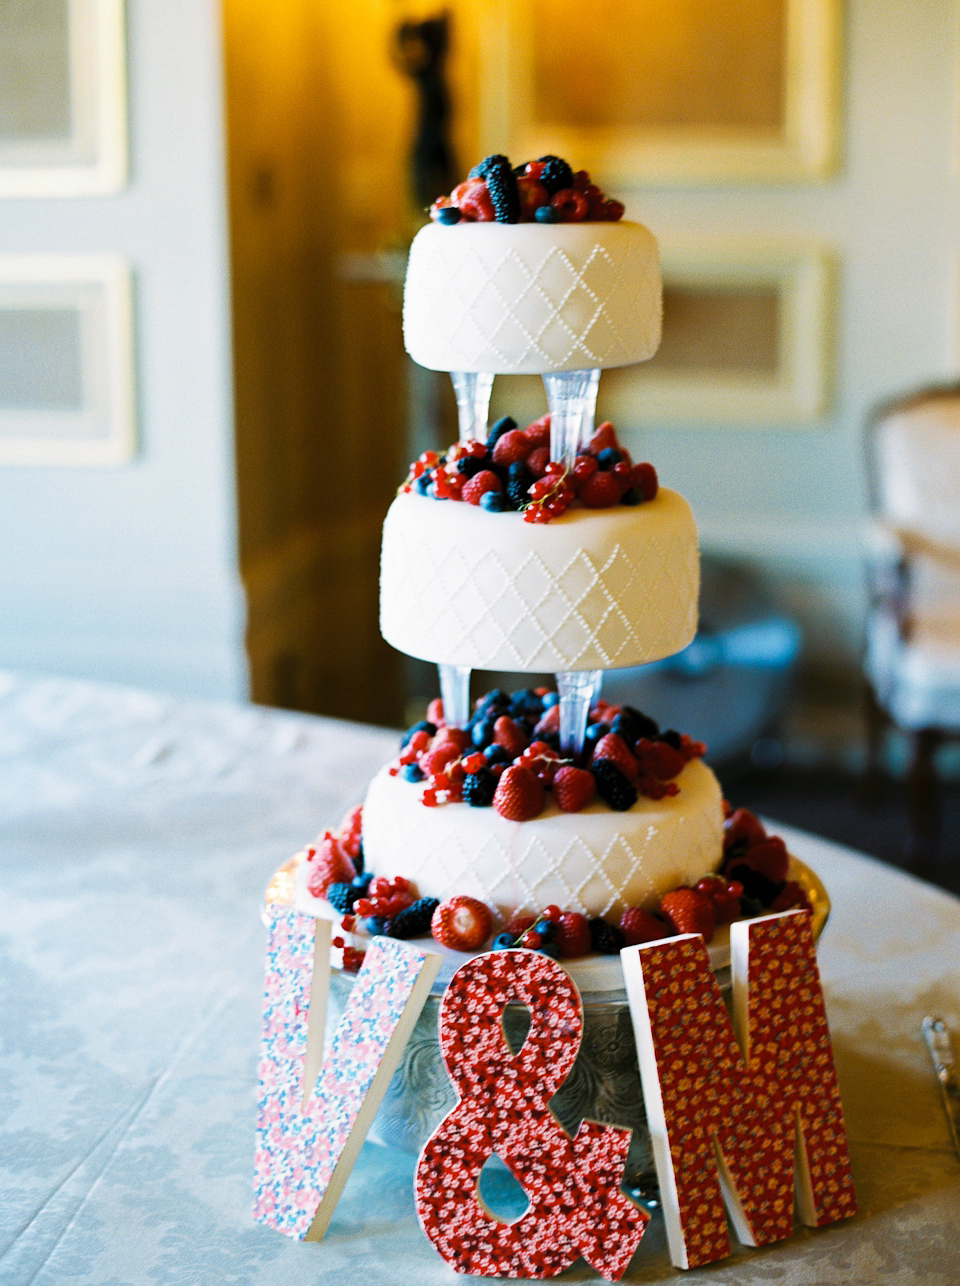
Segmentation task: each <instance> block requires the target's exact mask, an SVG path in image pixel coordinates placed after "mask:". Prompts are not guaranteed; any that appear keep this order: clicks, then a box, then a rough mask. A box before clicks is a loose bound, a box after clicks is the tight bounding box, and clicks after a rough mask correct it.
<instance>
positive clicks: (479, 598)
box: [380, 488, 700, 671]
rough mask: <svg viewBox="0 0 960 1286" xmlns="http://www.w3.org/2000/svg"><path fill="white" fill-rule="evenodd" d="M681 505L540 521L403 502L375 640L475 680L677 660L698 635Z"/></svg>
mask: <svg viewBox="0 0 960 1286" xmlns="http://www.w3.org/2000/svg"><path fill="white" fill-rule="evenodd" d="M699 590H700V561H699V557H698V554H697V528H696V524H695V523H694V520H693V513H692V511H691V509H690V506H689V505H688V504H687V502H686V500H684V498H683V497H682V496H681V495H678V494H677V492H675V491H669V490H667V489H665V488H661V489H660V491H659V493H658V495H657V496H656V498H655V499H654V500H650V501H648V502H646V503H645V504H640V505H636V506H632V507H631V506H627V505H620V506H617V507H616V508H613V509H602V510H596V509H571V510H568V511H567V512H566V513H565V514H563V515H562V516H561V517H559V518H555V519H554V520H553V521H552V522H549V523H543V524H539V523H528V522H525V521H524V519H523V516H522V515H521V514H518V513H502V514H495V513H490V512H488V511H487V510H486V509H482V508H480V507H479V506H477V505H470V504H466V503H464V502H462V501H456V500H432V499H430V498H428V497H426V496H418V495H415V494H413V493H406V494H403V495H400V496H398V497H397V498H396V500H394V502H393V504H392V505H391V506H390V510H389V512H388V514H387V518H386V522H385V523H384V525H383V553H382V558H381V565H380V630H381V633H382V634H383V637H384V638H385V639H386V640H387V642H388V643H391V644H392V645H393V646H394V647H395V648H398V649H399V650H400V651H401V652H406V653H407V654H408V655H409V656H416V657H420V658H421V659H423V660H425V661H435V662H438V663H444V664H449V665H469V666H472V667H473V668H474V669H484V670H548V671H550V670H552V671H557V670H600V669H610V668H611V667H616V666H625V665H643V664H644V663H646V662H647V661H656V660H659V659H660V658H661V657H664V656H671V655H672V654H673V653H674V652H679V651H680V649H681V648H683V647H686V646H687V644H688V643H689V642H690V641H691V640H692V638H693V636H694V633H695V632H696V627H697V596H698V594H699Z"/></svg>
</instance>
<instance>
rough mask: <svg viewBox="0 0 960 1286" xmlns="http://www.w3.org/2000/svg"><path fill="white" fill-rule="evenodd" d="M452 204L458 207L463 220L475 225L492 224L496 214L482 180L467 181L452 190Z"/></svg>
mask: <svg viewBox="0 0 960 1286" xmlns="http://www.w3.org/2000/svg"><path fill="white" fill-rule="evenodd" d="M452 196H453V203H454V205H456V206H459V208H460V212H461V213H462V214H463V216H464V218H466V219H471V220H473V221H474V222H476V223H494V222H495V221H496V217H497V216H496V212H495V211H494V208H493V202H492V201H491V200H490V193H489V191H488V190H487V185H486V183H485V182H484V180H483V179H467V180H466V182H464V183H460V184H459V185H458V186H457V187H455V188H454V190H453V193H452Z"/></svg>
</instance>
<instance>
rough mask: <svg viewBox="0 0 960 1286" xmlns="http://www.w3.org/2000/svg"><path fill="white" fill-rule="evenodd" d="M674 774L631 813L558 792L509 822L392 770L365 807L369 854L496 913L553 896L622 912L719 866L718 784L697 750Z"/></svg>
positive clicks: (376, 866)
mask: <svg viewBox="0 0 960 1286" xmlns="http://www.w3.org/2000/svg"><path fill="white" fill-rule="evenodd" d="M676 781H677V785H678V786H679V792H678V793H677V794H676V795H673V796H667V797H665V798H664V799H659V800H654V799H648V798H647V797H646V796H643V795H641V796H640V797H639V799H638V800H637V802H636V803H635V804H634V805H633V807H632V808H630V809H628V810H627V811H625V812H617V811H615V810H613V809H611V808H609V807H607V805H606V804H605V803H603V802H602V801H600V800H597V801H596V802H594V803H592V804H590V805H589V806H588V807H587V808H584V809H582V810H581V811H580V812H577V813H563V812H561V811H560V810H559V808H557V806H556V804H555V803H554V802H553V800H552V799H551V800H550V801H549V802H548V804H547V806H546V808H545V809H544V811H543V812H542V813H541V814H540V816H539V817H536V818H534V819H532V820H530V821H524V822H512V821H508V820H506V818H504V817H501V816H500V815H499V813H497V812H496V810H495V809H492V808H471V807H469V806H468V805H467V804H456V803H451V804H446V805H444V806H442V807H439V808H426V807H424V805H423V804H422V802H421V797H420V795H421V792H420V790H419V789H418V788H417V787H416V786H415V785H413V784H411V783H410V782H408V781H405V780H404V779H403V778H402V777H399V776H391V775H390V772H389V770H388V769H386V768H385V769H383V770H382V771H381V772H379V773H378V774H377V776H376V777H375V778H374V779H373V782H372V783H371V785H370V789H369V791H368V793H367V798H366V803H365V804H364V808H363V845H364V853H365V858H366V862H367V864H368V867H369V869H370V870H373V871H376V873H377V874H378V875H384V876H387V877H388V878H393V877H394V876H397V875H400V876H403V877H405V878H406V879H409V880H411V881H413V883H414V884H415V885H416V887H417V889H418V891H419V895H420V896H421V897H435V898H439V899H440V900H441V901H445V900H446V899H447V898H449V897H453V896H457V895H462V894H466V895H468V896H470V897H475V898H479V899H480V900H481V901H482V902H485V903H487V905H488V906H489V907H490V908H491V910H493V911H494V913H495V915H496V916H497V917H499V923H503V922H505V920H507V919H509V918H510V917H511V916H512V915H515V914H517V913H520V914H522V913H524V912H527V913H530V914H534V915H535V914H537V912H538V911H540V910H541V909H542V908H543V907H544V906H547V905H548V904H550V903H555V904H557V905H558V906H561V907H563V908H564V909H565V910H569V911H579V912H580V913H581V914H582V915H585V916H587V917H594V916H604V917H607V918H610V919H612V920H614V921H616V920H617V919H619V916H620V914H621V913H622V912H623V911H624V910H625V909H626V908H627V907H637V906H643V907H647V908H649V909H653V908H655V907H656V905H657V904H658V901H659V898H660V896H661V895H662V894H663V893H666V892H667V891H668V890H670V889H675V888H678V887H680V886H681V885H686V884H694V883H696V881H697V880H698V879H699V878H700V877H701V876H703V875H705V874H706V873H707V872H708V871H715V870H716V869H717V867H718V866H719V865H720V862H721V859H722V855H723V802H722V795H721V790H720V784H719V782H718V781H717V779H716V777H715V776H714V775H713V773H712V772H711V771H710V769H709V768H708V767H707V766H706V764H704V763H703V762H702V761H701V760H699V759H695V760H693V761H692V762H690V763H688V764H687V766H686V767H685V768H684V769H683V771H682V772H681V773H680V774H679V776H678V777H677V779H676Z"/></svg>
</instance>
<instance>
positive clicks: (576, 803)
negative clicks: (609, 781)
mask: <svg viewBox="0 0 960 1286" xmlns="http://www.w3.org/2000/svg"><path fill="white" fill-rule="evenodd" d="M596 793H597V783H596V782H595V781H594V778H593V773H590V772H587V770H586V769H585V768H574V767H573V766H572V765H568V764H565V765H564V766H563V767H562V768H558V769H557V772H556V775H555V776H554V779H553V797H554V799H555V800H556V801H557V807H558V808H559V809H560V811H561V812H562V813H579V812H580V810H581V808H586V806H587V805H588V804H589V803H591V802H592V801H593V797H594V795H595V794H596Z"/></svg>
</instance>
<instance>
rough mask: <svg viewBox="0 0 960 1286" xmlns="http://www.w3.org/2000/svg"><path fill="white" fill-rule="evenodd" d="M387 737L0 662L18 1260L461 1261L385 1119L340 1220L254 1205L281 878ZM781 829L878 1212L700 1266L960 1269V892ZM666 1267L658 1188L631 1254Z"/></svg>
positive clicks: (126, 1278)
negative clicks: (430, 1219)
mask: <svg viewBox="0 0 960 1286" xmlns="http://www.w3.org/2000/svg"><path fill="white" fill-rule="evenodd" d="M395 745H396V735H395V734H393V733H389V732H383V731H380V730H376V729H371V728H363V727H360V726H358V725H354V724H347V723H340V722H336V721H333V720H326V719H317V718H312V717H310V716H305V715H295V714H287V713H283V712H279V711H273V710H264V709H259V708H255V707H240V706H232V705H224V704H201V703H190V702H184V701H180V700H176V699H172V698H164V697H156V696H150V695H146V694H143V693H139V692H131V691H128V690H124V689H117V688H108V687H104V686H98V685H92V684H85V683H78V682H73V681H64V680H52V679H51V680H37V679H28V678H17V677H12V676H5V675H0V861H2V872H3V880H2V897H0V985H2V988H3V993H4V996H3V1008H2V1014H3V1019H2V1036H3V1047H2V1062H0V1119H2V1133H0V1174H2V1181H0V1182H2V1188H0V1190H2V1194H3V1199H2V1201H0V1282H2V1283H3V1284H4V1286H21V1284H22V1286H27V1283H29V1284H30V1286H63V1283H66V1282H69V1283H71V1284H75V1286H158V1283H159V1284H161V1286H163V1284H166V1283H170V1286H193V1284H197V1286H220V1284H221V1283H235V1284H237V1286H300V1284H301V1283H303V1284H306V1283H310V1284H311V1286H313V1284H314V1283H331V1284H333V1283H337V1286H351V1284H352V1283H364V1284H366V1283H384V1286H386V1284H387V1283H389V1284H390V1286H407V1284H408V1283H409V1284H410V1286H414V1284H416V1286H432V1284H433V1283H441V1282H451V1281H453V1280H455V1278H454V1275H453V1274H452V1273H451V1272H450V1271H449V1270H448V1269H447V1267H446V1266H445V1265H444V1264H443V1262H442V1261H441V1260H440V1258H439V1256H438V1255H437V1254H436V1252H435V1251H434V1250H433V1248H432V1246H431V1245H430V1244H429V1243H428V1242H427V1241H426V1239H425V1238H424V1237H423V1235H422V1233H421V1232H420V1229H419V1226H418V1224H417V1221H416V1217H415V1215H414V1211H413V1200H412V1193H411V1175H412V1171H413V1159H412V1158H409V1157H406V1156H403V1155H400V1154H394V1153H390V1152H387V1151H384V1150H382V1149H379V1148H377V1147H375V1146H373V1145H367V1146H366V1147H365V1148H364V1150H363V1153H362V1155H361V1159H360V1161H359V1162H358V1164H357V1167H356V1169H355V1171H354V1173H353V1175H352V1176H351V1178H350V1180H349V1182H348V1184H347V1187H346V1190H345V1193H344V1196H343V1198H342V1199H341V1202H340V1204H339V1206H338V1208H337V1211H336V1214H335V1216H334V1219H333V1223H332V1225H331V1228H330V1231H329V1233H328V1234H327V1237H326V1239H325V1241H324V1242H323V1243H322V1244H320V1245H314V1244H311V1245H304V1244H299V1243H296V1242H290V1241H288V1240H287V1239H286V1238H284V1237H282V1236H280V1235H279V1234H277V1233H274V1232H272V1231H270V1230H268V1229H266V1228H262V1227H260V1226H259V1225H256V1224H254V1223H253V1221H252V1219H251V1217H250V1194H251V1175H252V1152H253V1134H254V1111H255V1103H256V1056H257V1042H258V1022H259V1005H260V989H261V980H262V963H263V961H262V956H263V946H264V931H263V929H262V926H261V924H260V920H259V915H258V908H259V902H260V897H261V893H262V890H263V887H264V885H265V883H266V881H267V879H268V877H269V876H270V874H271V873H272V872H273V870H274V869H275V868H276V867H277V866H278V865H279V863H280V862H281V861H282V860H284V859H285V858H286V857H287V856H289V854H290V853H291V852H293V851H294V850H295V849H296V848H298V847H300V846H301V845H302V844H303V843H304V842H305V841H306V840H308V839H311V838H312V837H313V836H314V835H315V834H316V832H317V830H318V829H319V828H321V827H322V826H325V825H330V824H335V823H336V822H337V821H338V820H339V818H340V815H341V813H342V812H343V811H344V810H345V809H346V808H347V807H348V806H349V805H351V804H353V803H355V802H357V801H359V800H360V799H361V798H362V795H363V791H364V787H365V783H366V781H367V779H368V778H369V777H370V776H371V775H372V773H373V772H374V770H375V769H376V768H377V767H378V765H379V764H380V763H381V762H382V761H383V760H384V759H385V758H387V757H388V756H389V755H390V754H391V753H392V751H393V748H394V746H395ZM780 830H781V833H783V834H784V835H785V836H786V837H787V838H788V840H789V842H790V845H791V847H792V849H793V850H794V851H795V852H796V853H797V855H798V856H799V857H801V858H803V859H804V860H805V861H807V862H809V863H810V864H811V865H812V866H814V867H815V868H816V870H817V871H818V872H819V873H820V875H821V876H822V878H823V879H824V881H825V883H826V884H827V887H828V889H829V891H830V894H831V896H832V898H833V901H834V915H833V918H832V920H831V922H830V924H829V925H828V927H827V930H826V933H825V936H824V938H823V941H822V946H821V963H822V969H823V975H824V980H825V983H826V987H827V1000H828V1006H829V1013H830V1017H831V1022H832V1026H833V1032H834V1043H835V1049H836V1056H837V1063H838V1068H839V1073H840V1081H841V1090H842V1094H843V1099H844V1104H845V1107H846V1111H847V1118H848V1127H849V1132H850V1138H851V1142H852V1151H853V1158H854V1165H855V1177H856V1181H857V1189H858V1195H859V1200H860V1206H861V1211H862V1213H861V1214H860V1215H859V1216H858V1217H857V1218H856V1219H853V1220H851V1221H849V1222H847V1223H845V1224H842V1225H836V1226H834V1227H832V1228H827V1229H822V1230H819V1231H813V1232H811V1231H808V1230H800V1231H798V1232H797V1233H796V1234H795V1235H794V1236H793V1237H792V1238H791V1239H790V1240H789V1241H787V1242H784V1243H781V1244H779V1245H777V1246H774V1247H771V1248H768V1249H765V1250H741V1251H739V1252H738V1253H737V1254H736V1255H734V1256H733V1257H732V1258H731V1259H729V1260H727V1261H725V1262H724V1263H722V1264H719V1265H716V1266H714V1267H712V1268H709V1269H705V1270H701V1271H699V1272H698V1273H697V1275H696V1276H697V1280H698V1281H700V1282H704V1283H713V1282H723V1283H731V1284H732V1283H737V1284H738V1286H739V1284H740V1283H761V1282H763V1283H767V1282H772V1281H776V1282H778V1283H789V1284H792V1283H797V1284H799V1283H804V1284H806V1283H811V1284H813V1283H816V1284H817V1286H820V1284H821V1283H834V1282H836V1283H840V1282H856V1283H858V1286H869V1284H871V1283H885V1284H889V1286H955V1284H956V1283H957V1282H958V1281H960V1231H958V1225H960V1161H958V1159H957V1157H956V1156H955V1155H954V1154H953V1152H952V1151H951V1149H950V1146H949V1138H948V1134H947V1128H946V1124H945V1121H944V1118H943V1115H942V1111H941V1107H940V1103H939V1098H938V1095H937V1091H936V1088H935V1085H934V1081H933V1077H932V1073H931V1071H930V1069H929V1067H928V1065H927V1062H926V1052H925V1049H924V1047H923V1045H922V1043H921V1040H920V1035H919V1028H920V1019H921V1017H922V1016H923V1014H924V1013H926V1012H939V1013H942V1014H943V1015H944V1017H946V1018H947V1019H948V1021H949V1022H951V1023H952V1024H953V1026H954V1030H955V1031H960V985H958V984H960V902H958V901H957V900H956V899H954V898H952V897H950V896H948V895H947V894H945V893H941V892H939V891H938V890H936V889H933V888H930V887H929V886H927V885H925V884H921V883H919V882H917V881H915V880H912V879H910V878H909V877H907V876H905V875H903V874H901V873H899V872H897V871H894V870H891V869H889V868H887V867H884V866H882V865H880V864H878V863H876V862H873V861H871V860H869V859H867V858H864V857H861V856H858V855H857V854H855V853H852V852H850V851H849V850H847V849H842V848H840V847H838V846H836V845H833V844H828V843H826V842H824V841H821V840H817V839H815V838H813V837H812V836H809V835H803V834H801V833H795V832H787V831H786V829H785V828H780ZM674 1271H675V1270H674V1269H672V1268H671V1266H670V1263H669V1259H668V1257H667V1254H666V1249H665V1242H664V1237H663V1232H662V1225H661V1222H660V1220H659V1218H658V1217H657V1218H655V1219H654V1221H653V1224H652V1226H651V1229H650V1231H649V1232H648V1234H647V1237H646V1238H645V1240H644V1243H643V1244H642V1245H641V1247H640V1250H639V1251H638V1253H637V1255H636V1257H635V1259H634V1261H633V1264H632V1266H631V1268H630V1269H629V1270H628V1273H627V1277H626V1280H628V1281H635V1282H646V1281H659V1280H662V1279H663V1278H665V1277H670V1276H672V1275H674ZM564 1276H565V1279H567V1280H576V1281H582V1280H590V1281H592V1280H597V1278H596V1277H595V1274H593V1272H592V1271H591V1270H590V1269H589V1268H587V1266H586V1265H585V1264H583V1263H582V1262H581V1263H580V1264H578V1265H577V1266H575V1267H574V1268H573V1269H571V1270H570V1271H569V1272H568V1273H567V1274H565V1275H564Z"/></svg>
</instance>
